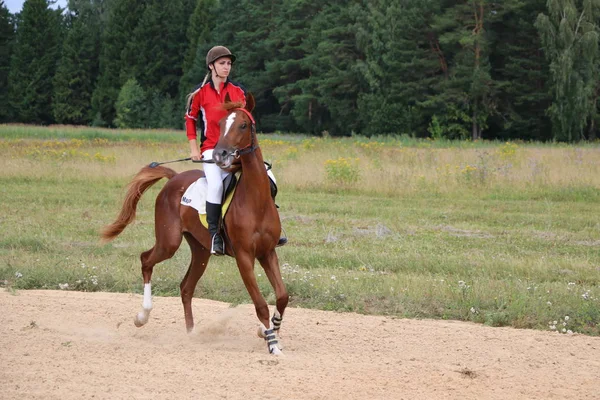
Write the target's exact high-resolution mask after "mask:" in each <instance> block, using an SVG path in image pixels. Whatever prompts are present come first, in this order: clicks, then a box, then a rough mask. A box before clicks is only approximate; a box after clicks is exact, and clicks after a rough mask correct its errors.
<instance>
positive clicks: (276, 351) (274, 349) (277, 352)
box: [269, 346, 283, 356]
mask: <svg viewBox="0 0 600 400" xmlns="http://www.w3.org/2000/svg"><path fill="white" fill-rule="evenodd" d="M269 353H271V354H272V355H274V356H282V355H283V353H282V352H281V350H280V349H279V347H277V346H272V347H269Z"/></svg>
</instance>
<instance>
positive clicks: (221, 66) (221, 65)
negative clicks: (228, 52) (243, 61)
mask: <svg viewBox="0 0 600 400" xmlns="http://www.w3.org/2000/svg"><path fill="white" fill-rule="evenodd" d="M211 67H212V68H211V69H212V70H213V71H215V72H216V73H217V75H218V76H220V77H222V78H227V77H228V76H229V73H230V72H231V58H229V57H221V58H219V59H218V60H217V61H215V62H214V63H213V64H212V65H211Z"/></svg>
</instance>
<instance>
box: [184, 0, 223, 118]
mask: <svg viewBox="0 0 600 400" xmlns="http://www.w3.org/2000/svg"><path fill="white" fill-rule="evenodd" d="M216 7H217V1H216V0H198V1H197V4H196V7H195V8H194V13H193V14H192V15H191V16H190V19H189V22H188V25H187V31H186V37H187V42H186V43H187V53H186V55H185V59H184V62H183V66H182V71H183V76H182V77H181V80H180V82H179V92H180V98H181V101H180V102H181V105H182V107H181V109H183V106H184V104H185V97H186V95H187V93H189V92H190V91H191V90H192V89H193V88H194V87H195V86H196V85H198V84H199V83H200V82H202V79H204V76H205V74H206V65H205V62H204V59H205V55H206V53H207V52H208V50H209V49H210V43H211V38H212V33H213V30H214V29H215V26H216V22H217V19H216V18H215V17H214V16H215V15H217V13H216ZM197 55H198V62H196V58H197V57H196V56H197Z"/></svg>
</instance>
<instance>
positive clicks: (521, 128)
mask: <svg viewBox="0 0 600 400" xmlns="http://www.w3.org/2000/svg"><path fill="white" fill-rule="evenodd" d="M545 8H546V0H531V1H528V2H520V1H518V2H512V3H508V2H507V3H505V10H504V13H503V15H502V18H501V19H499V20H497V21H496V22H495V23H494V24H492V27H491V31H492V32H493V34H494V35H495V38H496V39H495V42H494V48H493V50H492V52H491V55H490V62H491V64H492V77H493V79H494V80H495V81H496V84H497V89H498V113H497V114H496V115H495V116H494V117H493V119H492V121H491V123H490V130H494V137H498V138H501V139H503V140H509V139H524V140H548V139H551V138H552V132H551V124H550V119H549V118H548V116H547V115H546V113H545V111H546V109H547V108H548V107H549V106H550V102H551V97H550V91H549V90H548V85H549V70H548V64H547V63H546V60H545V57H544V52H543V51H542V43H541V40H540V37H539V34H538V31H537V29H536V28H535V26H534V24H533V22H534V21H535V19H536V17H537V16H538V14H540V13H541V12H543V11H544V10H545Z"/></svg>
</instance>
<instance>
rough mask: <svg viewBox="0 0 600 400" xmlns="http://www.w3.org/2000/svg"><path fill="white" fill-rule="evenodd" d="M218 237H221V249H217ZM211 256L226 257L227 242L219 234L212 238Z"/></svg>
mask: <svg viewBox="0 0 600 400" xmlns="http://www.w3.org/2000/svg"><path fill="white" fill-rule="evenodd" d="M217 236H218V237H219V239H218V240H220V241H221V248H215V241H216V240H217ZM210 254H213V255H215V256H222V255H225V242H223V238H222V237H221V236H220V235H219V234H218V233H215V234H214V235H213V237H212V240H211V243H210Z"/></svg>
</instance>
